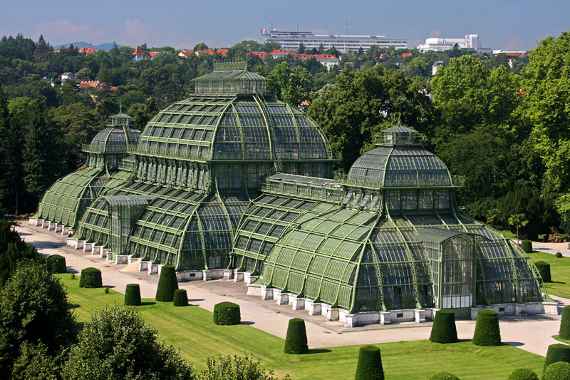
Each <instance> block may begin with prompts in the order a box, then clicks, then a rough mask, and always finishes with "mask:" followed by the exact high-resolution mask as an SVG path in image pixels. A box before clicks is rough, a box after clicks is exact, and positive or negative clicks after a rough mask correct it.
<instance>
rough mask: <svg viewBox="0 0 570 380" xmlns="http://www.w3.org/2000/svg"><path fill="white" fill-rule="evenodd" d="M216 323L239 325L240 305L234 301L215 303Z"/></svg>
mask: <svg viewBox="0 0 570 380" xmlns="http://www.w3.org/2000/svg"><path fill="white" fill-rule="evenodd" d="M214 323H215V324H216V325H239V324H240V323H241V314H240V310H239V305H237V304H235V303H232V302H220V303H218V304H216V305H214Z"/></svg>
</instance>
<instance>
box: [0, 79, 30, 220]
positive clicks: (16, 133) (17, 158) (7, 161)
mask: <svg viewBox="0 0 570 380" xmlns="http://www.w3.org/2000/svg"><path fill="white" fill-rule="evenodd" d="M0 135H1V136H2V138H1V139H0V169H1V170H2V176H0V212H15V213H16V214H17V213H18V212H19V205H20V199H21V198H22V193H23V187H24V186H23V183H22V165H21V162H22V161H21V151H20V141H21V133H20V130H19V128H18V126H17V125H12V122H11V118H10V113H9V109H8V103H7V101H6V98H5V96H4V93H3V92H2V89H1V88H0Z"/></svg>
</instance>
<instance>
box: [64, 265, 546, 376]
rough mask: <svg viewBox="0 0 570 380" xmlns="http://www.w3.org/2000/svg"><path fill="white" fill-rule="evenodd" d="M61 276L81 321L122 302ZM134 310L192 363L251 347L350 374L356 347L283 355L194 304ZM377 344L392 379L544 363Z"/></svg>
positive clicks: (261, 337)
mask: <svg viewBox="0 0 570 380" xmlns="http://www.w3.org/2000/svg"><path fill="white" fill-rule="evenodd" d="M60 278H61V279H62V282H63V284H64V285H65V287H66V289H67V292H68V295H69V301H70V302H71V303H72V304H74V305H75V306H76V307H75V309H74V310H75V314H76V316H77V318H78V319H79V320H81V321H88V320H89V317H90V315H91V313H92V312H93V311H94V310H96V309H101V308H103V307H105V306H106V305H110V304H122V303H123V295H121V294H119V293H116V292H114V291H112V290H111V291H110V292H109V293H108V294H106V293H105V292H104V290H103V289H82V288H79V280H78V278H76V279H72V278H71V275H61V277H60ZM147 301H150V300H147ZM137 310H138V311H139V312H140V314H141V315H142V317H143V318H144V319H145V320H146V321H147V322H148V323H149V324H150V325H152V326H153V327H154V328H156V329H157V330H158V332H159V336H160V338H161V339H162V340H163V341H164V342H166V343H169V344H172V345H174V346H176V347H177V348H178V349H179V350H180V351H181V352H182V354H183V355H184V356H185V357H186V358H188V359H189V360H190V361H191V362H192V363H193V364H194V365H195V366H196V367H201V366H203V365H204V363H205V361H206V358H207V357H209V356H215V355H219V354H233V353H250V354H252V355H253V356H255V357H256V358H257V359H259V360H261V361H262V362H263V363H264V364H265V365H266V366H267V367H268V368H272V369H274V370H275V371H276V373H278V374H289V375H291V377H292V378H293V379H299V380H302V379H307V380H308V379H313V380H318V379H322V380H325V379H331V380H333V379H351V378H354V371H355V368H356V358H357V355H358V347H354V346H351V347H340V348H331V349H330V350H315V351H313V352H312V353H310V354H307V355H285V354H283V353H282V348H283V340H282V339H280V338H277V337H274V336H272V335H269V334H267V333H265V332H263V331H260V330H257V329H255V328H254V327H252V326H247V325H239V326H216V325H214V324H213V323H212V314H211V313H210V312H208V311H206V310H204V309H200V308H198V307H196V306H189V307H174V306H173V305H171V304H170V303H152V302H149V303H148V304H147V305H144V306H140V307H137ZM386 333H387V334H389V331H387V332H386ZM309 345H310V342H309ZM380 348H381V350H382V360H383V363H384V370H385V372H386V374H387V378H388V379H390V380H426V379H427V378H428V377H429V376H430V375H431V374H433V373H435V372H437V371H443V370H445V371H449V372H452V373H455V374H456V375H457V376H459V377H461V379H462V380H467V379H470V380H475V379H480V380H501V379H507V378H508V375H509V374H510V373H511V372H512V370H513V369H515V368H521V367H526V368H531V369H533V370H535V371H537V373H539V371H540V370H541V369H542V366H543V358H542V357H540V356H538V355H534V354H531V353H528V352H526V351H523V350H520V349H517V348H513V347H510V346H501V347H484V348H483V347H477V346H474V345H472V344H471V343H470V342H461V343H456V344H447V345H443V344H433V343H430V342H429V341H416V342H400V343H387V344H381V345H380Z"/></svg>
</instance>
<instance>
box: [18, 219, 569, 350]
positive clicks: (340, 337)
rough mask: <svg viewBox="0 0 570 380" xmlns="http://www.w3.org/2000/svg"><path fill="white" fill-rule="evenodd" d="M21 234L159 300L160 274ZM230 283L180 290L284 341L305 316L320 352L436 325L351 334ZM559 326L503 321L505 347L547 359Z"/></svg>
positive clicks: (107, 280) (52, 237)
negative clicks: (227, 304)
mask: <svg viewBox="0 0 570 380" xmlns="http://www.w3.org/2000/svg"><path fill="white" fill-rule="evenodd" d="M18 232H19V233H20V234H21V235H22V237H23V238H24V239H25V240H26V241H27V242H29V243H31V244H33V245H34V246H35V247H36V248H37V249H38V250H39V251H40V252H41V253H44V254H55V253H57V254H60V255H63V256H65V258H66V262H67V266H68V267H69V268H70V269H71V270H75V271H80V270H81V269H82V268H85V267H88V266H92V267H96V268H99V269H100V270H101V272H102V275H103V282H104V284H105V285H110V286H113V287H115V290H117V291H118V292H121V293H123V292H124V289H125V286H126V284H128V283H133V282H138V283H139V284H140V288H141V294H142V296H143V297H146V298H153V297H154V294H155V290H156V283H157V281H158V279H157V276H156V275H153V276H150V275H147V274H142V273H139V272H133V271H132V270H131V269H130V268H128V266H126V265H114V264H111V263H108V262H107V261H105V260H103V259H100V258H98V257H96V256H91V255H89V254H83V253H82V252H81V251H77V250H74V249H71V248H68V247H66V246H65V243H64V239H63V238H62V237H61V236H59V235H56V234H55V233H53V232H47V231H46V230H42V229H41V228H38V227H32V226H30V225H28V224H22V225H20V226H18ZM225 284H227V289H228V291H227V294H224V292H223V289H224V285H225ZM225 284H224V283H222V281H212V282H210V281H208V282H203V281H197V282H185V283H181V284H180V287H181V288H184V289H187V291H188V294H189V297H190V300H191V302H192V303H193V304H196V305H198V306H200V307H202V308H204V309H207V310H210V311H211V310H212V309H213V307H214V305H215V304H216V303H218V302H222V301H233V302H236V303H239V304H240V308H241V312H242V319H243V320H245V321H250V322H252V323H253V326H254V327H255V328H258V329H260V330H263V331H265V332H267V333H269V334H272V335H275V336H278V337H281V338H284V337H285V334H286V331H287V323H288V321H289V319H290V318H291V315H296V316H302V317H303V318H305V320H306V321H307V335H308V339H309V342H310V346H311V347H314V348H323V347H334V346H347V345H361V344H372V343H384V342H398V341H410V340H421V339H428V338H429V334H430V324H428V323H426V324H424V325H421V326H418V325H416V324H401V325H399V326H397V327H395V326H391V327H385V328H380V327H379V325H375V327H372V328H370V327H362V328H354V329H350V330H349V331H347V330H346V329H342V328H341V325H340V323H338V322H327V321H324V319H323V318H322V317H309V316H308V315H307V314H306V312H301V311H295V312H294V311H291V310H290V309H289V308H288V307H287V306H276V305H275V304H274V303H273V302H272V301H261V300H260V298H259V297H253V296H245V295H243V294H241V295H239V296H238V295H236V292H235V287H236V286H238V285H230V284H234V283H233V282H225ZM232 289H233V290H232ZM232 293H233V294H232ZM569 302H570V301H569ZM276 308H277V310H278V311H276ZM559 324H560V321H559V319H558V318H534V319H525V320H515V319H506V320H502V321H501V335H502V338H503V341H504V342H507V343H509V344H512V345H513V346H516V347H519V348H521V349H523V350H526V351H529V352H532V353H535V354H539V355H543V356H544V355H545V353H546V349H547V347H548V345H549V344H552V343H555V340H554V339H553V338H551V337H552V336H553V335H556V334H557V333H558V327H559ZM474 327H475V323H474V321H458V322H457V329H458V335H459V338H460V339H470V338H471V337H472V336H473V330H474Z"/></svg>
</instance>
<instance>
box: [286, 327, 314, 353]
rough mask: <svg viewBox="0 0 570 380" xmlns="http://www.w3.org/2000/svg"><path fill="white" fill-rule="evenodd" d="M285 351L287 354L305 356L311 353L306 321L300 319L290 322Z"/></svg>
mask: <svg viewBox="0 0 570 380" xmlns="http://www.w3.org/2000/svg"><path fill="white" fill-rule="evenodd" d="M283 351H284V352H285V353H286V354H305V353H307V352H309V346H308V345H307V329H306V328H305V321H304V320H302V319H300V318H293V319H290V320H289V325H288V326H287V336H286V337H285V347H284V349H283Z"/></svg>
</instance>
